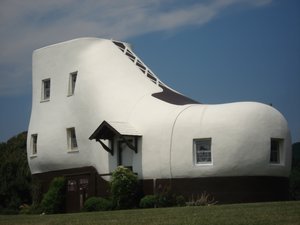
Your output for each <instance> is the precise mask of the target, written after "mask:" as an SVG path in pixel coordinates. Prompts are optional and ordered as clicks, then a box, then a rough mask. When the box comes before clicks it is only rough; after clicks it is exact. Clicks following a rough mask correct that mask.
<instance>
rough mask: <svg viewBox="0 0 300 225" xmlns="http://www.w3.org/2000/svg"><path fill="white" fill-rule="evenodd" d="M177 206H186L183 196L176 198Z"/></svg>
mask: <svg viewBox="0 0 300 225" xmlns="http://www.w3.org/2000/svg"><path fill="white" fill-rule="evenodd" d="M176 205H177V206H185V198H184V197H183V196H182V195H178V196H176Z"/></svg>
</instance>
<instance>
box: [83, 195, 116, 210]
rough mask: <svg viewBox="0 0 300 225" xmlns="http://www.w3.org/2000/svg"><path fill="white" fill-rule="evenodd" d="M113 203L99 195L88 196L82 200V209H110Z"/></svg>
mask: <svg viewBox="0 0 300 225" xmlns="http://www.w3.org/2000/svg"><path fill="white" fill-rule="evenodd" d="M112 208H113V204H112V201H111V200H108V199H105V198H101V197H90V198H88V199H87V200H86V201H85V202H84V206H83V211H85V212H93V211H107V210H112Z"/></svg>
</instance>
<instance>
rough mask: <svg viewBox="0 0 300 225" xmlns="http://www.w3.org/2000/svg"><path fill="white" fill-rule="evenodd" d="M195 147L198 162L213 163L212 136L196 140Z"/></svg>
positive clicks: (195, 156)
mask: <svg viewBox="0 0 300 225" xmlns="http://www.w3.org/2000/svg"><path fill="white" fill-rule="evenodd" d="M193 148H194V158H195V163H196V164H211V162H212V156H211V138H206V139H196V140H194V147H193Z"/></svg>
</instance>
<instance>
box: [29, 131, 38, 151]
mask: <svg viewBox="0 0 300 225" xmlns="http://www.w3.org/2000/svg"><path fill="white" fill-rule="evenodd" d="M37 138H38V135H37V134H32V135H31V140H30V146H31V154H32V155H36V154H37Z"/></svg>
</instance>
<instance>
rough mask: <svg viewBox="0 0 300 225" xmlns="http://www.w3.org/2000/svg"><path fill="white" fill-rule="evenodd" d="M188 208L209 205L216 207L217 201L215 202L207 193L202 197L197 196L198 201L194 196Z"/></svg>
mask: <svg viewBox="0 0 300 225" xmlns="http://www.w3.org/2000/svg"><path fill="white" fill-rule="evenodd" d="M186 204H187V206H208V205H215V204H217V201H215V199H214V197H212V196H211V195H210V194H207V193H206V192H203V193H202V194H201V196H199V195H198V196H197V198H196V199H194V197H193V196H192V199H191V200H190V201H189V202H187V203H186Z"/></svg>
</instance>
